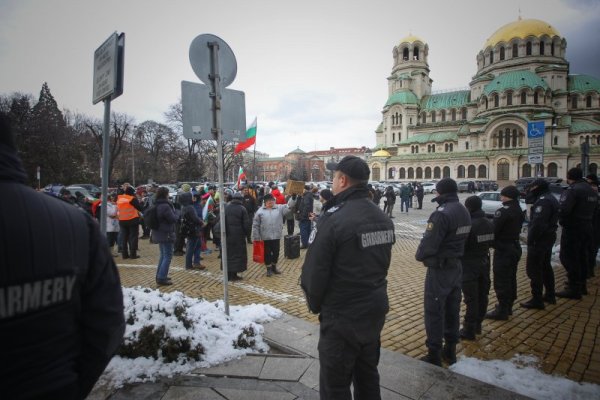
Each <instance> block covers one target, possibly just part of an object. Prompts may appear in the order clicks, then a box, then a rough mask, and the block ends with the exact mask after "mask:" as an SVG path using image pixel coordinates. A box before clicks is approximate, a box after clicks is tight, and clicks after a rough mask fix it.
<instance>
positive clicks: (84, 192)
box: [67, 185, 96, 201]
mask: <svg viewBox="0 0 600 400" xmlns="http://www.w3.org/2000/svg"><path fill="white" fill-rule="evenodd" d="M67 190H68V191H69V192H71V195H72V196H75V193H77V192H79V193H81V194H82V195H83V196H84V197H85V198H86V199H88V200H90V201H94V200H96V198H95V197H94V196H93V195H92V194H91V193H90V192H89V191H88V190H87V189H86V188H84V187H82V186H75V185H71V186H67Z"/></svg>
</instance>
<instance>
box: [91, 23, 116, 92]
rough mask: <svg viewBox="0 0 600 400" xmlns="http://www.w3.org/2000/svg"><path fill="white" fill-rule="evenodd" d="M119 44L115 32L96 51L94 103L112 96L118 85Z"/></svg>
mask: <svg viewBox="0 0 600 400" xmlns="http://www.w3.org/2000/svg"><path fill="white" fill-rule="evenodd" d="M117 45H118V35H117V33H116V32H115V33H113V34H112V35H111V36H110V37H109V38H108V39H106V41H105V42H104V43H102V45H101V46H100V47H98V48H97V49H96V51H95V52H94V92H93V96H92V103H93V104H96V103H98V102H100V101H102V100H104V99H105V98H106V97H109V96H111V95H112V94H113V92H114V91H115V89H116V87H117Z"/></svg>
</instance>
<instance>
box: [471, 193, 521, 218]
mask: <svg viewBox="0 0 600 400" xmlns="http://www.w3.org/2000/svg"><path fill="white" fill-rule="evenodd" d="M477 196H479V198H480V199H481V203H482V204H481V209H482V210H483V212H484V213H485V215H486V216H487V217H489V218H492V217H493V216H494V214H495V213H496V210H498V209H499V208H500V207H502V201H501V200H500V192H499V191H494V192H481V193H478V194H477ZM519 205H520V206H521V210H523V212H524V213H525V216H526V219H528V218H527V205H526V204H525V200H523V199H520V200H519Z"/></svg>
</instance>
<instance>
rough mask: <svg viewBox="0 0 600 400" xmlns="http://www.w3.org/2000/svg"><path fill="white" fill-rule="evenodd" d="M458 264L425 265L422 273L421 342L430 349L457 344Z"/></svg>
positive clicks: (460, 282)
mask: <svg viewBox="0 0 600 400" xmlns="http://www.w3.org/2000/svg"><path fill="white" fill-rule="evenodd" d="M461 284H462V267H461V265H460V263H458V264H457V265H453V266H446V267H443V268H432V267H429V268H427V274H426V275H425V302H424V306H425V333H426V334H427V340H426V342H425V344H426V345H427V348H428V349H429V350H430V351H439V350H441V349H442V344H443V343H442V340H445V341H446V343H447V344H454V343H458V338H459V336H458V330H459V327H460V299H461V294H460V291H461Z"/></svg>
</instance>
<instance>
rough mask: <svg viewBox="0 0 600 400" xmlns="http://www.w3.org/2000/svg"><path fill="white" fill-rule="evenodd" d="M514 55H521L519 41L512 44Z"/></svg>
mask: <svg viewBox="0 0 600 400" xmlns="http://www.w3.org/2000/svg"><path fill="white" fill-rule="evenodd" d="M512 56H513V58H515V57H519V45H518V44H517V43H513V45H512Z"/></svg>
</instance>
